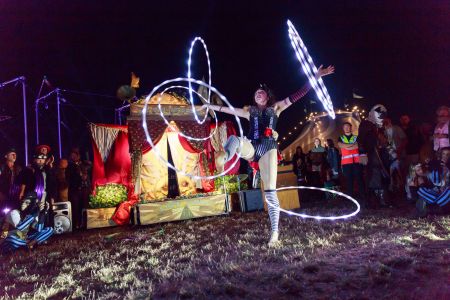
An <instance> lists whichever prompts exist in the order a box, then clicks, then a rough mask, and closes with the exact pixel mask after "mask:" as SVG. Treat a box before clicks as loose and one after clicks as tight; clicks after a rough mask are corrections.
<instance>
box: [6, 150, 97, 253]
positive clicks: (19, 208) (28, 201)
mask: <svg viewBox="0 0 450 300" xmlns="http://www.w3.org/2000/svg"><path fill="white" fill-rule="evenodd" d="M90 169H91V163H90V162H89V161H82V160H81V155H80V151H79V149H78V148H73V149H72V150H71V151H70V158H69V159H61V160H59V162H58V164H57V165H55V159H54V156H53V155H52V154H51V148H50V146H48V145H38V146H36V148H35V153H34V155H33V160H32V163H31V164H30V165H28V166H25V167H23V168H22V167H21V166H20V165H19V164H18V163H17V153H16V151H15V149H9V150H8V151H7V152H6V153H5V156H4V162H3V163H2V164H1V165H0V208H1V215H2V216H1V217H2V218H1V219H3V222H2V233H1V234H2V240H3V241H2V248H3V250H11V249H17V248H20V247H29V248H32V247H33V246H34V245H35V244H36V243H38V244H39V243H42V242H45V240H47V239H48V238H49V237H50V236H51V235H52V234H53V220H52V218H51V217H50V216H52V215H53V214H52V207H53V204H54V203H56V202H65V201H69V202H70V204H71V211H72V224H73V225H72V226H73V228H74V229H79V228H81V226H82V210H83V208H88V203H89V194H90V190H91V180H90Z"/></svg>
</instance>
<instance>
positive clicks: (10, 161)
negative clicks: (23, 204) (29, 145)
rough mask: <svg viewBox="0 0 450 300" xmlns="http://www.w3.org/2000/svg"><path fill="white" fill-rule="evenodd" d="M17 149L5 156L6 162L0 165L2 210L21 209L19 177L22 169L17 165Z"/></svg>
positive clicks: (0, 205) (0, 207)
mask: <svg viewBox="0 0 450 300" xmlns="http://www.w3.org/2000/svg"><path fill="white" fill-rule="evenodd" d="M16 159H17V154H16V150H15V149H12V148H11V149H10V150H8V151H7V152H6V154H5V162H4V163H3V164H2V165H0V209H1V211H3V210H5V209H6V210H12V209H15V208H18V207H19V199H18V186H17V182H18V176H19V174H20V172H21V171H22V168H21V167H20V166H19V165H18V164H17V163H16Z"/></svg>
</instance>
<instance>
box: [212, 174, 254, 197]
mask: <svg viewBox="0 0 450 300" xmlns="http://www.w3.org/2000/svg"><path fill="white" fill-rule="evenodd" d="M236 177H237V175H225V176H221V177H218V178H215V179H214V188H215V190H216V191H222V192H224V191H223V185H224V181H225V186H226V188H227V192H228V193H236V192H238V191H239V185H238V181H237V178H236ZM230 181H231V182H230ZM240 183H241V186H240V190H246V189H248V185H247V181H244V180H242V181H241V182H240Z"/></svg>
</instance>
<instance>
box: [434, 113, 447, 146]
mask: <svg viewBox="0 0 450 300" xmlns="http://www.w3.org/2000/svg"><path fill="white" fill-rule="evenodd" d="M436 119H437V124H436V127H435V128H434V135H433V144H434V145H433V149H434V151H439V150H440V149H442V148H446V147H449V146H450V143H449V136H448V134H449V120H450V111H449V108H448V107H447V106H441V107H439V108H438V109H437V110H436Z"/></svg>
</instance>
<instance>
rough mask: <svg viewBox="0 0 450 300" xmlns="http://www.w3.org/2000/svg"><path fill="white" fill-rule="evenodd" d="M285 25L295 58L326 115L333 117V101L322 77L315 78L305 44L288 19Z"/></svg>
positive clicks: (315, 72) (313, 67)
mask: <svg viewBox="0 0 450 300" xmlns="http://www.w3.org/2000/svg"><path fill="white" fill-rule="evenodd" d="M287 25H288V33H289V38H290V39H291V44H292V47H293V48H294V51H295V54H296V55H297V59H298V61H299V62H300V64H301V66H302V69H303V72H304V73H305V74H306V76H307V77H308V80H309V83H310V84H311V86H312V87H313V88H314V90H315V91H316V94H317V97H318V98H319V101H320V102H321V103H322V105H323V107H324V108H325V110H326V112H328V115H329V116H330V117H331V118H332V119H334V118H335V117H336V116H335V113H334V109H333V103H332V102H331V99H330V95H329V94H328V91H327V88H326V87H325V84H324V83H323V80H322V78H320V77H319V78H316V74H317V72H318V70H317V68H316V66H315V65H314V62H313V60H312V58H311V56H310V55H309V53H308V49H307V48H306V46H305V44H304V43H303V41H302V39H301V38H300V35H299V34H298V32H297V30H296V29H295V27H294V25H293V24H292V22H291V21H290V20H288V21H287Z"/></svg>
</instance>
